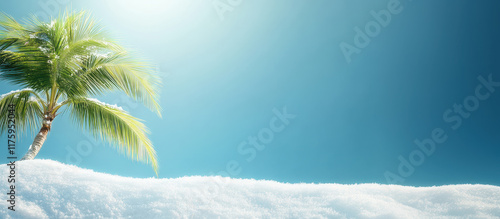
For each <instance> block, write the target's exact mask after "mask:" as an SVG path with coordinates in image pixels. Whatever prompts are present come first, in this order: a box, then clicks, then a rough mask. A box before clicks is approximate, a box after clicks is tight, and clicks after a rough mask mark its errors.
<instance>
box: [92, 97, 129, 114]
mask: <svg viewBox="0 0 500 219" xmlns="http://www.w3.org/2000/svg"><path fill="white" fill-rule="evenodd" d="M87 100H90V101H92V102H94V103H97V104H99V105H102V106H106V107H109V108H113V109H117V110H120V111H123V108H121V107H119V106H117V105H116V104H113V105H111V104H107V103H104V102H101V101H99V100H98V99H95V98H89V97H87Z"/></svg>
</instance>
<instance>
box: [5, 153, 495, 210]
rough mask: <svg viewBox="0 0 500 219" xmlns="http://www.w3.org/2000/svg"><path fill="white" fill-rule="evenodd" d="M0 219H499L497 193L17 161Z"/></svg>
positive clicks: (481, 189) (482, 187)
mask: <svg viewBox="0 0 500 219" xmlns="http://www.w3.org/2000/svg"><path fill="white" fill-rule="evenodd" d="M0 173H1V175H2V176H1V177H5V178H4V179H1V180H0V188H1V190H2V191H3V192H2V193H3V198H1V200H3V201H0V216H2V218H63V217H69V218H457V217H458V218H498V217H500V187H498V186H491V185H448V186H439V187H409V186H397V185H380V184H356V185H342V184H305V183H304V184H302V183H301V184H288V183H279V182H275V181H266V180H253V179H231V178H222V177H202V176H192V177H182V178H177V179H155V178H148V179H140V178H130V177H121V176H115V175H110V174H104V173H97V172H94V171H92V170H88V169H82V168H79V167H76V166H72V165H66V164H62V163H59V162H57V161H52V160H31V161H21V162H16V188H17V190H16V194H17V197H16V207H15V208H16V211H15V212H12V211H10V210H8V209H7V205H8V202H6V201H5V200H6V199H7V195H6V190H7V186H8V183H7V180H6V178H7V175H8V174H7V173H8V167H7V165H5V164H2V165H0Z"/></svg>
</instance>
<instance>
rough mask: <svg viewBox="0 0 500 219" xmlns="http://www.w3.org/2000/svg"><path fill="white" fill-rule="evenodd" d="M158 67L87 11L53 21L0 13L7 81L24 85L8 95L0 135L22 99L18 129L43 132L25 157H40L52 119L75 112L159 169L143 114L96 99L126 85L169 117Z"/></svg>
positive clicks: (1, 107) (0, 67) (0, 56)
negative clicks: (161, 95)
mask: <svg viewBox="0 0 500 219" xmlns="http://www.w3.org/2000/svg"><path fill="white" fill-rule="evenodd" d="M152 69H153V68H151V66H150V65H148V64H147V63H144V62H140V61H138V60H136V59H134V58H133V56H132V55H131V54H130V53H129V52H127V51H126V50H125V49H124V48H122V47H121V46H120V45H118V44H117V43H116V42H115V41H113V40H110V39H109V37H107V35H106V33H105V32H104V31H103V29H102V27H101V26H100V25H99V24H98V23H97V22H96V21H95V19H93V18H92V16H91V15H90V14H88V13H86V12H85V11H81V12H66V13H64V14H62V15H59V17H58V18H55V19H54V20H52V21H51V22H50V23H46V22H42V21H40V20H39V19H37V18H36V17H34V16H33V17H32V18H31V19H28V20H26V21H25V22H24V23H23V24H21V23H19V22H17V21H16V20H15V19H14V18H13V17H11V16H8V15H6V14H0V79H2V80H6V81H9V82H11V83H13V84H16V85H19V86H20V87H21V88H23V89H22V90H17V91H12V92H10V93H7V94H4V95H2V96H1V97H0V134H3V133H5V132H6V130H7V112H8V110H7V109H8V105H9V104H14V105H15V116H16V117H15V118H16V132H18V133H22V132H24V131H27V130H31V131H32V132H33V133H36V131H37V130H40V131H39V132H38V134H37V135H36V136H35V139H34V140H33V143H32V144H31V146H30V147H29V149H28V152H27V153H26V155H24V157H23V158H22V159H21V160H31V159H34V158H35V156H36V155H37V154H38V152H39V151H40V148H41V147H42V145H43V143H44V142H45V139H46V138H47V134H48V133H49V131H50V128H51V126H52V121H53V120H54V119H55V118H56V117H57V116H58V115H59V113H61V112H66V111H68V112H69V113H70V117H71V118H72V119H73V121H75V122H76V123H77V124H78V125H80V126H81V128H82V129H84V130H86V131H89V132H90V133H91V134H92V135H93V136H94V137H96V138H99V137H100V138H101V139H103V140H105V141H108V142H110V143H111V144H113V145H118V148H119V149H120V150H121V151H125V152H126V154H127V155H128V156H130V157H131V158H133V159H136V160H141V161H144V162H146V163H149V162H150V163H151V164H152V166H153V169H154V171H155V173H156V175H158V164H157V161H156V152H155V150H154V147H153V144H152V143H151V141H150V140H149V138H148V136H147V133H148V130H147V128H146V126H145V125H144V124H143V123H142V122H141V120H139V119H137V118H135V117H133V116H131V115H130V114H129V113H128V112H126V111H124V110H123V109H121V108H119V107H116V106H113V105H109V104H105V103H102V102H100V101H98V100H96V99H93V98H90V97H91V96H96V95H102V94H104V93H105V92H109V91H116V90H117V91H122V92H124V93H125V94H127V95H128V96H129V97H131V98H133V99H134V100H136V101H139V102H141V103H143V104H144V105H145V106H146V107H148V108H149V109H150V110H152V111H154V112H155V113H157V114H158V116H160V117H161V108H160V105H159V103H158V97H159V95H158V88H159V86H160V79H159V78H158V77H157V76H156V75H154V74H153V70H152Z"/></svg>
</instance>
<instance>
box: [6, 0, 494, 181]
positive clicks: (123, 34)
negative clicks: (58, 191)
mask: <svg viewBox="0 0 500 219" xmlns="http://www.w3.org/2000/svg"><path fill="white" fill-rule="evenodd" d="M214 2H215V3H214ZM214 2H212V1H209V0H193V1H181V0H176V1H174V0H169V1H154V0H143V1H130V0H127V1H111V0H107V1H97V0H89V1H79V2H76V1H75V2H73V3H71V2H70V1H64V0H60V1H58V0H30V1H9V2H2V3H1V7H0V10H2V11H4V12H6V13H8V14H10V15H12V16H14V17H15V18H16V19H19V20H21V19H22V18H25V17H28V16H29V15H30V14H37V15H39V16H48V15H57V12H56V11H58V10H63V9H65V8H67V7H71V8H73V9H74V10H80V9H85V10H89V11H91V12H92V13H93V15H94V16H95V17H97V18H98V19H100V20H101V23H102V24H103V25H104V26H105V27H106V29H107V30H108V31H109V33H110V35H112V36H113V37H115V38H117V39H118V40H119V41H120V42H121V43H122V44H124V45H125V46H126V47H128V48H130V49H131V50H133V51H136V52H137V53H138V54H140V55H141V56H142V57H144V58H146V59H148V60H150V62H151V63H153V64H154V65H156V66H157V72H158V74H160V76H161V77H162V78H163V80H164V81H163V83H164V86H163V88H162V93H161V105H162V107H163V113H162V116H163V117H162V118H161V119H160V118H158V117H157V116H156V115H155V114H154V113H152V112H150V111H148V110H147V109H145V108H144V107H143V106H141V105H139V104H137V103H135V102H133V101H131V100H130V99H128V98H126V97H124V96H123V95H121V94H119V93H110V94H109V95H106V96H102V97H97V98H98V99H100V100H102V101H104V102H108V103H112V104H118V105H120V106H123V107H124V108H125V109H128V110H129V111H130V112H131V114H132V115H134V116H136V117H139V118H141V119H143V120H145V123H146V125H147V126H148V127H149V128H150V130H151V135H150V137H151V140H152V141H153V143H154V145H155V147H156V150H157V153H158V158H159V163H160V174H159V176H160V177H162V178H171V177H181V176H190V175H213V174H222V175H225V174H227V175H229V176H231V177H236V178H256V179H270V180H277V181H282V182H317V183H320V182H324V183H369V182H376V183H397V184H402V185H417V186H426V185H442V184H456V183H483V184H494V185H500V168H498V167H499V166H500V159H498V156H500V147H499V146H500V135H499V133H500V117H499V112H500V87H498V89H495V88H496V85H495V84H494V82H491V81H499V82H500V74H499V70H500V68H499V67H500V66H499V63H500V62H499V61H500V60H499V57H500V56H499V55H498V53H497V51H498V50H499V43H498V39H499V37H500V32H499V29H498V23H499V21H500V14H498V10H499V9H500V3H498V2H496V1H481V3H477V2H476V3H474V2H472V1H452V0H446V1H430V0H427V1H424V0H421V1H409V0H400V1H395V0H394V1H389V0H377V1H370V2H369V3H368V2H367V1H328V0H321V1H320V0H318V1H284V0H281V1H278V0H277V1H264V0H257V1H245V0H241V1H239V2H238V1H226V0H219V1H214ZM230 3H233V5H231V4H230ZM238 3H239V4H238ZM214 4H215V5H214ZM371 11H373V12H374V13H376V14H378V15H380V16H379V17H378V18H376V17H374V16H373V15H372V14H373V13H372V12H371ZM386 12H387V13H389V14H390V19H388V17H387V16H386V17H384V15H387V13H386ZM380 19H382V20H380ZM356 27H357V28H359V29H360V30H361V31H362V32H363V33H361V34H360V33H359V32H356ZM367 27H368V28H367ZM358 35H359V36H358ZM363 40H364V41H363ZM356 42H357V43H356ZM342 43H345V44H344V45H346V44H348V45H350V46H351V47H349V48H351V49H352V48H355V50H348V51H350V52H352V51H356V52H352V54H348V53H349V52H348V53H347V55H346V54H345V53H344V52H343V51H342V50H341V46H340V45H342ZM361 47H363V48H361ZM346 57H348V58H346ZM348 59H350V62H348ZM490 77H491V79H490ZM479 78H481V79H479ZM490 80H491V81H490ZM488 81H490V82H488ZM478 87H479V88H478ZM13 89H19V87H16V86H13V85H10V84H8V83H6V82H4V81H1V82H0V93H6V92H8V91H10V90H13ZM477 90H479V91H477ZM478 95H479V96H478ZM486 96H487V97H486ZM455 104H456V105H457V106H454V105H455ZM460 105H462V106H460ZM285 108H286V113H285V112H284V110H285ZM449 110H450V112H448V111H449ZM280 114H281V117H280V116H279V115H280ZM283 114H285V115H283ZM286 114H291V115H288V117H287V116H286ZM444 114H446V116H444ZM292 115H293V116H292ZM292 117H293V118H292ZM444 117H446V118H444ZM459 121H460V122H459ZM453 127H454V128H453ZM249 137H250V140H251V139H252V138H253V137H255V138H256V139H257V140H255V141H257V143H256V144H254V143H251V142H249ZM433 137H434V139H433ZM32 138H33V137H32V136H24V137H23V138H22V139H21V142H19V143H18V147H17V152H18V154H20V156H21V155H22V154H24V152H25V151H26V150H27V148H28V146H29V144H30V143H31V141H32ZM425 139H431V140H432V141H433V142H434V145H435V149H434V150H432V152H430V153H429V154H426V153H425V151H424V150H423V149H421V148H420V147H419V146H417V145H416V144H415V143H414V141H415V140H419V141H424V140H425ZM443 139H445V140H443ZM1 141H2V142H6V141H7V140H6V136H5V135H3V136H2V137H1ZM438 141H439V142H441V143H438ZM427 142H429V141H427ZM430 145H431V143H429V144H427V145H426V147H427V149H429V148H431V147H430ZM5 147H7V145H6V144H5ZM0 151H1V153H0V159H1V160H0V161H2V163H5V162H7V159H6V158H5V157H6V153H5V152H6V150H0ZM427 152H429V151H427ZM37 158H40V159H53V160H57V161H60V162H63V163H69V164H75V165H77V166H80V167H84V168H89V169H93V170H95V171H99V172H106V173H111V174H116V175H122V176H132V177H152V176H154V172H153V170H152V169H151V167H150V166H149V165H147V164H143V163H138V162H136V161H132V160H130V159H128V158H127V157H126V156H125V155H124V154H121V153H117V150H116V148H114V147H113V146H112V145H108V144H104V143H103V142H101V141H95V140H92V139H91V138H89V137H87V135H86V134H85V133H82V131H81V130H79V129H78V128H77V126H76V125H74V124H72V122H71V120H70V119H69V117H68V116H67V115H63V116H59V117H57V118H56V120H55V121H54V123H53V127H52V130H51V132H50V134H49V137H48V140H47V141H46V143H45V145H44V146H43V148H42V150H41V151H40V153H39V154H38V156H37ZM401 158H402V159H403V161H401ZM406 162H408V163H406ZM228 170H229V171H228ZM221 171H223V172H221ZM387 176H391V177H390V179H389V180H388V179H387Z"/></svg>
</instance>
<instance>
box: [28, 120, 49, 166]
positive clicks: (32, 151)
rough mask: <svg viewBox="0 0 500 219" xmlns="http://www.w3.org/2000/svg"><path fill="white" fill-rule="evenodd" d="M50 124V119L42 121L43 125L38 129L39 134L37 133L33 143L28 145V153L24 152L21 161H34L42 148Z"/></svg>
mask: <svg viewBox="0 0 500 219" xmlns="http://www.w3.org/2000/svg"><path fill="white" fill-rule="evenodd" d="M51 123H52V118H44V119H43V125H42V128H41V129H40V132H38V134H37V135H36V137H35V139H34V140H33V143H32V144H31V145H30V148H29V149H28V152H26V154H25V155H24V157H23V158H21V160H33V159H35V157H36V155H37V154H38V152H39V151H40V149H41V148H42V145H43V143H44V142H45V139H47V134H49V131H50V126H51Z"/></svg>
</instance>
